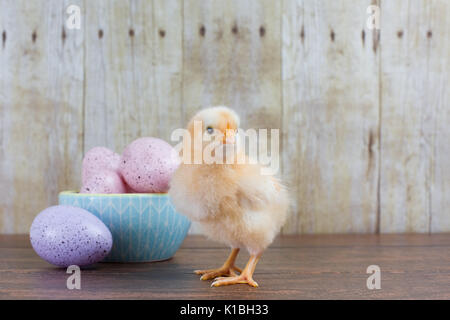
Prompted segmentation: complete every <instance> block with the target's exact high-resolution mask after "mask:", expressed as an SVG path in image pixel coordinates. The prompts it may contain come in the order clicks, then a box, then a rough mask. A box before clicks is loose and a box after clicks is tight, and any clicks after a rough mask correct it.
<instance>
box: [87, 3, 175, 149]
mask: <svg viewBox="0 0 450 320" xmlns="http://www.w3.org/2000/svg"><path fill="white" fill-rule="evenodd" d="M85 5H86V11H87V19H86V24H85V27H86V32H87V36H86V44H85V45H86V99H85V148H84V151H85V152H86V151H87V150H89V149H90V148H92V147H94V146H98V145H101V146H106V147H109V148H112V149H114V150H115V151H116V152H119V153H121V152H122V151H123V148H124V147H125V146H126V145H128V144H129V143H131V142H132V141H133V140H134V139H137V138H139V137H142V136H156V137H160V138H162V139H165V140H166V141H169V138H170V134H171V132H172V130H173V129H175V128H179V127H180V126H181V117H180V114H181V100H180V99H181V71H182V41H181V39H182V10H181V9H182V2H181V1H180V0H170V1H158V0H154V1H143V0H142V1H140V0H139V1H129V2H128V1H127V2H125V1H114V2H112V1H85Z"/></svg>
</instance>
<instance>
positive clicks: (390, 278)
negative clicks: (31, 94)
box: [0, 234, 450, 300]
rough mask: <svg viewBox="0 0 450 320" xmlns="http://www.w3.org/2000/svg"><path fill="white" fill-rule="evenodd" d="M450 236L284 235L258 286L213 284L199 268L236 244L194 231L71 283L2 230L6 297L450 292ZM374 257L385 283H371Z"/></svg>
mask: <svg viewBox="0 0 450 320" xmlns="http://www.w3.org/2000/svg"><path fill="white" fill-rule="evenodd" d="M449 243H450V235H448V234H447V235H439V234H437V235H381V236H379V235H320V236H318V235H304V236H282V237H279V238H277V239H276V241H275V243H274V244H273V245H272V246H271V247H270V248H269V249H268V250H267V251H266V252H265V253H264V255H263V256H262V258H261V260H260V262H259V263H258V265H257V267H256V271H255V274H254V279H255V280H256V281H257V282H258V284H259V287H258V288H252V287H249V286H247V285H234V286H226V287H219V288H211V287H210V284H211V282H210V281H200V280H199V276H198V275H195V274H194V273H193V272H192V271H193V270H194V269H197V268H209V267H216V266H218V265H220V264H221V263H222V262H223V261H224V260H225V258H226V256H227V254H228V253H229V249H227V248H225V247H222V246H217V244H215V243H213V242H210V241H207V240H206V239H204V238H203V237H199V236H188V237H187V238H186V240H185V242H184V243H183V245H182V247H181V248H180V249H179V250H178V251H177V253H176V254H175V256H174V257H173V258H172V259H170V260H168V261H164V262H157V263H135V264H132V263H131V264H121V263H98V264H95V265H93V266H91V267H88V268H86V269H82V271H81V290H68V289H67V288H66V281H67V278H68V277H69V274H67V273H66V270H65V269H61V268H56V267H53V266H51V265H50V264H48V263H47V262H45V261H43V260H42V259H40V258H39V257H38V256H37V255H36V254H35V253H34V251H33V250H32V249H31V247H30V244H29V240H28V237H27V236H0V299H225V300H234V299H237V300H239V299H252V300H253V299H254V300H262V299H449V298H450V290H449V288H450V258H449V255H448V254H446V253H447V252H448V250H449V249H450V247H449ZM247 259H248V255H247V254H246V253H244V252H242V253H240V254H239V256H238V259H237V265H238V266H242V265H244V264H245V263H246V260H247ZM372 264H377V265H379V267H380V269H381V289H380V290H368V289H367V287H366V281H367V278H368V277H369V274H367V273H366V269H367V267H368V266H369V265H372Z"/></svg>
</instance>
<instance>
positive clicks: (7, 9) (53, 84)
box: [0, 0, 83, 233]
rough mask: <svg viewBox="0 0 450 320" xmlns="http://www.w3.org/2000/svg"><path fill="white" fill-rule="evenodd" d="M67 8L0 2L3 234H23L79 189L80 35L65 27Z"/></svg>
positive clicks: (0, 200)
mask: <svg viewBox="0 0 450 320" xmlns="http://www.w3.org/2000/svg"><path fill="white" fill-rule="evenodd" d="M70 4H78V5H80V1H5V0H2V1H0V8H1V10H0V33H1V34H2V39H1V40H0V41H1V44H0V65H1V66H0V68H1V72H0V83H1V85H0V86H1V94H0V119H1V120H0V121H1V128H0V181H1V184H0V193H1V194H2V197H0V233H27V232H28V231H29V228H30V225H31V222H32V220H33V218H34V217H35V215H36V214H37V213H38V212H39V211H40V210H42V209H44V208H45V207H47V206H49V205H52V204H56V203H57V196H58V192H59V191H61V190H64V189H71V188H75V187H77V186H78V184H79V180H80V179H79V177H80V168H79V163H80V161H81V149H82V139H81V138H82V106H83V105H82V98H83V49H82V42H83V31H82V30H66V29H65V28H64V25H65V21H66V19H67V17H68V16H67V15H66V8H67V7H68V6H69V5H70ZM63 28H64V29H63ZM63 30H64V31H63ZM63 34H64V37H63Z"/></svg>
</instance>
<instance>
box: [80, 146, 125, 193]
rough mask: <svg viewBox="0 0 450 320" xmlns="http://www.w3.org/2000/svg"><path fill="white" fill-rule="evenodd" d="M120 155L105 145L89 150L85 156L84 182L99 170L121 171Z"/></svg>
mask: <svg viewBox="0 0 450 320" xmlns="http://www.w3.org/2000/svg"><path fill="white" fill-rule="evenodd" d="M119 164H120V155H119V154H117V153H115V152H114V151H112V150H110V149H108V148H105V147H95V148H92V149H91V150H89V151H88V152H87V153H86V155H85V156H84V158H83V169H82V183H83V184H85V183H86V182H87V181H88V179H89V178H90V177H91V176H92V175H93V174H96V173H97V172H98V171H99V170H111V171H116V172H118V171H119Z"/></svg>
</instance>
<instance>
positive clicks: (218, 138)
mask: <svg viewBox="0 0 450 320" xmlns="http://www.w3.org/2000/svg"><path fill="white" fill-rule="evenodd" d="M238 128H239V116H238V115H237V113H236V112H235V111H233V110H231V109H230V108H227V107H223V106H218V107H211V108H206V109H203V110H200V111H199V112H198V113H197V114H196V115H194V116H193V117H192V119H191V120H190V121H189V123H188V126H187V130H188V132H189V134H190V137H191V139H189V140H190V142H191V146H190V149H191V150H192V151H194V152H196V151H197V152H198V151H200V152H201V153H202V157H203V156H204V155H205V154H207V153H208V152H209V153H210V154H211V155H213V156H214V155H215V152H217V150H218V149H217V148H221V149H222V150H224V149H226V148H237V142H238V141H237V131H238ZM199 141H201V143H199ZM225 153H226V151H225V152H224V153H223V154H225ZM203 160H204V159H203Z"/></svg>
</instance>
